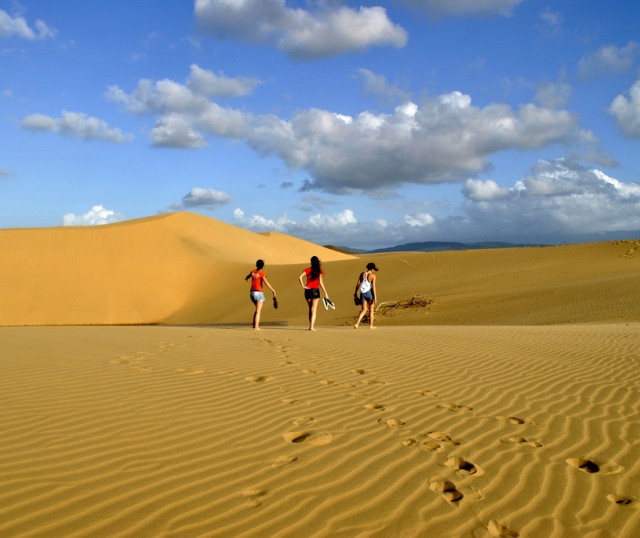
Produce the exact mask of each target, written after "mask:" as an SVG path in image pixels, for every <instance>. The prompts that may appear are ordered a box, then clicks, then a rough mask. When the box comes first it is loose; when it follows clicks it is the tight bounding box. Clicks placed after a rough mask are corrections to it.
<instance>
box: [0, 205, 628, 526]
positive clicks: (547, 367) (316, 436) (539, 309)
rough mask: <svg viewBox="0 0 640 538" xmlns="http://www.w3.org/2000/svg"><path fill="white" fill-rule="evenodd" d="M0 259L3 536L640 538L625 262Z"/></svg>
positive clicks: (266, 238) (125, 253)
mask: <svg viewBox="0 0 640 538" xmlns="http://www.w3.org/2000/svg"><path fill="white" fill-rule="evenodd" d="M0 247H1V248H2V251H3V255H4V258H5V259H4V262H3V264H2V268H1V269H0V292H1V297H2V298H1V299H0V301H2V308H1V309H0V316H2V317H1V319H0V325H3V326H2V327H0V424H1V425H2V435H1V436H0V454H1V456H2V457H1V458H0V484H1V485H2V487H0V536H2V537H26V536H28V537H33V536H39V537H68V536H77V537H96V536H97V537H103V536H104V537H112V536H131V537H165V536H167V537H168V536H183V537H191V536H212V537H213V536H215V537H256V538H258V537H271V536H274V537H275V536H277V537H298V536H313V537H334V536H337V537H352V536H353V537H355V536H358V537H385V538H386V537H431V536H436V537H452V538H458V537H471V538H485V537H487V538H488V537H499V536H504V537H515V536H520V537H536V538H537V537H544V538H547V537H552V538H559V537H580V538H583V537H586V538H618V537H623V538H626V537H628V538H632V537H634V538H635V537H636V536H638V535H639V531H640V420H639V418H638V417H639V416H640V308H639V307H638V288H639V285H640V278H639V276H640V241H620V242H603V243H592V244H585V245H562V246H557V247H544V248H526V249H507V250H491V251H469V252H439V253H389V254H384V255H378V256H353V255H349V254H343V253H339V252H336V251H333V250H329V249H323V248H322V247H319V246H317V245H313V244H311V243H307V242H305V241H301V240H299V239H296V238H292V237H288V236H284V235H282V234H253V233H251V232H247V231H244V230H239V229H237V228H235V227H233V226H229V225H226V224H222V223H219V222H217V221H214V220H212V219H208V218H206V217H201V216H198V215H191V214H174V215H164V216H160V217H152V218H149V219H142V220H139V221H130V222H126V223H120V224H116V225H109V226H103V227H99V228H96V227H92V228H78V229H69V228H49V229H33V230H27V229H24V230H0ZM311 255H318V256H319V257H320V258H321V259H322V260H323V262H324V263H323V265H324V269H325V282H326V285H327V289H328V291H329V293H330V296H331V298H332V299H333V301H334V302H335V303H336V309H335V310H328V311H327V310H324V309H323V308H320V310H319V314H318V321H317V327H318V331H317V332H314V333H312V332H309V331H307V330H306V327H307V324H306V305H305V303H304V300H303V298H302V289H301V288H300V285H299V282H298V281H297V277H298V274H299V273H300V272H301V271H302V269H304V267H306V265H307V262H308V258H309V257H310V256H311ZM258 257H261V258H264V259H265V261H266V264H267V265H266V267H265V270H266V272H267V275H268V278H269V280H270V282H271V283H272V284H273V285H274V287H275V288H276V290H277V292H278V298H279V303H280V307H279V308H278V309H277V310H275V309H273V307H272V305H271V304H270V303H267V305H265V308H264V313H263V316H262V326H263V330H261V331H254V330H252V329H251V327H250V322H251V315H252V312H253V307H252V305H251V303H250V302H249V300H248V285H247V283H246V282H245V281H244V276H245V275H246V274H247V273H248V272H249V270H251V269H252V268H253V263H254V261H255V259H256V258H258ZM368 261H375V262H376V264H377V265H378V267H379V268H380V271H379V273H378V286H379V293H378V295H379V297H378V299H379V306H378V309H377V316H376V325H377V327H378V328H377V330H374V331H371V330H369V329H368V328H367V327H366V325H362V326H361V327H360V328H359V329H358V330H354V329H353V326H352V324H353V321H354V318H355V316H356V314H357V312H358V310H357V308H356V307H355V306H354V305H353V302H352V295H353V290H354V287H355V281H356V278H357V276H358V274H359V272H360V271H362V269H363V268H364V265H365V264H366V263H367V262H368ZM267 298H268V299H270V293H269V292H267Z"/></svg>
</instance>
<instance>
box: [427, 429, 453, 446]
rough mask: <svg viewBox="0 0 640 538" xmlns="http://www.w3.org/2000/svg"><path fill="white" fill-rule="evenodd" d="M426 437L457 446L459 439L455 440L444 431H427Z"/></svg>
mask: <svg viewBox="0 0 640 538" xmlns="http://www.w3.org/2000/svg"><path fill="white" fill-rule="evenodd" d="M427 437H430V438H431V439H435V440H436V441H440V442H441V443H446V444H448V445H452V446H457V445H459V444H460V441H457V440H455V439H453V438H452V437H450V436H449V435H447V434H446V433H442V432H427Z"/></svg>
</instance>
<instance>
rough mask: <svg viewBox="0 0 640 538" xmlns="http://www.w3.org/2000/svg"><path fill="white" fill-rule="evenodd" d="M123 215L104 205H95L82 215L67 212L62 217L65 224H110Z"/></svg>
mask: <svg viewBox="0 0 640 538" xmlns="http://www.w3.org/2000/svg"><path fill="white" fill-rule="evenodd" d="M119 220H121V217H120V215H119V214H118V213H116V212H115V211H113V210H111V209H107V208H106V207H104V206H102V205H94V206H93V207H92V208H91V209H90V210H89V211H87V212H86V213H84V214H82V215H74V214H73V213H67V214H66V215H64V217H62V225H63V226H93V225H96V224H109V223H112V222H118V221H119Z"/></svg>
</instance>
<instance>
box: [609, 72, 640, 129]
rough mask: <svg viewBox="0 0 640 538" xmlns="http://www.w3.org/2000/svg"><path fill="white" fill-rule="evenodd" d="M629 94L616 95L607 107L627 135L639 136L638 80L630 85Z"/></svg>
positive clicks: (639, 87) (639, 105)
mask: <svg viewBox="0 0 640 538" xmlns="http://www.w3.org/2000/svg"><path fill="white" fill-rule="evenodd" d="M628 93H629V96H628V97H626V96H625V95H618V96H617V97H616V98H615V99H614V100H613V102H612V103H611V106H610V107H609V109H608V112H609V114H611V115H612V116H613V117H614V118H615V120H616V123H617V125H618V127H619V128H620V130H621V131H622V132H623V133H624V134H625V135H627V136H630V137H634V138H638V137H640V80H637V81H636V83H635V84H634V85H633V86H631V88H630V89H629V92H628Z"/></svg>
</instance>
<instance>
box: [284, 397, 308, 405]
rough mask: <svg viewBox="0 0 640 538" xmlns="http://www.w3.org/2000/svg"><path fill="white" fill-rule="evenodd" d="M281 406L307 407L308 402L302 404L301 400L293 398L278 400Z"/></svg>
mask: <svg viewBox="0 0 640 538" xmlns="http://www.w3.org/2000/svg"><path fill="white" fill-rule="evenodd" d="M280 401H281V402H282V403H283V404H287V405H293V406H299V405H309V402H303V401H301V400H296V399H295V398H284V399H283V400H280Z"/></svg>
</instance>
